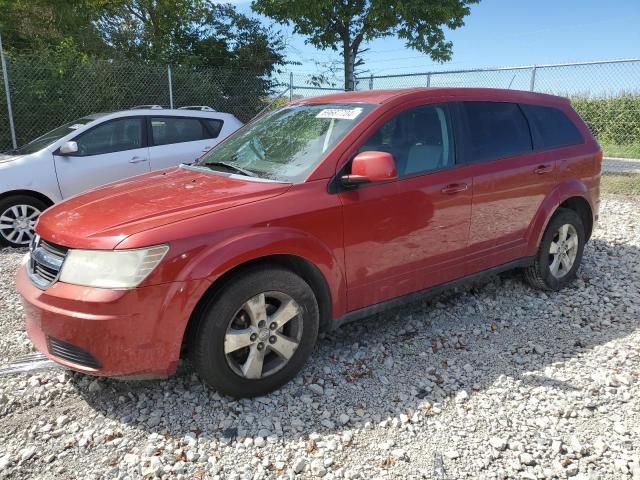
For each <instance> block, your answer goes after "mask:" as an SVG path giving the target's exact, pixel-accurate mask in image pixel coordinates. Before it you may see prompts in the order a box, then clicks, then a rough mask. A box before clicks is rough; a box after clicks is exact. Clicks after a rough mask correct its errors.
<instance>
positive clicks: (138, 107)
mask: <svg viewBox="0 0 640 480" xmlns="http://www.w3.org/2000/svg"><path fill="white" fill-rule="evenodd" d="M163 108H164V107H163V106H162V105H136V106H135V107H131V108H130V109H129V110H162V109H163Z"/></svg>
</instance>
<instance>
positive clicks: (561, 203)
mask: <svg viewBox="0 0 640 480" xmlns="http://www.w3.org/2000/svg"><path fill="white" fill-rule="evenodd" d="M558 208H569V209H571V210H574V211H575V212H576V213H578V214H579V215H580V217H581V218H582V221H583V223H584V226H585V234H586V238H587V240H588V239H589V238H590V237H591V233H592V231H593V225H594V218H593V212H594V209H593V205H592V202H591V196H590V194H589V189H588V188H587V186H586V185H585V184H584V183H582V182H580V181H577V180H574V181H569V182H565V183H562V184H560V185H558V186H557V187H556V188H555V189H554V190H553V191H552V192H551V193H550V194H549V195H547V197H546V198H545V199H544V201H543V202H542V204H541V205H540V208H538V212H537V214H536V216H535V217H534V219H533V221H532V222H531V224H530V225H529V231H528V233H527V239H528V246H527V255H529V256H533V255H535V254H536V253H537V251H538V246H539V245H540V242H541V240H542V237H543V235H544V232H545V230H546V229H547V225H548V224H549V222H550V221H551V218H552V217H553V215H554V214H555V213H556V211H557V210H558Z"/></svg>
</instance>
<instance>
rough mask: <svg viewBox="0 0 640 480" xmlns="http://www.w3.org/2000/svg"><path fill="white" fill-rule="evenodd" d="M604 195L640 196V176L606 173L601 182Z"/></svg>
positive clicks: (635, 174)
mask: <svg viewBox="0 0 640 480" xmlns="http://www.w3.org/2000/svg"><path fill="white" fill-rule="evenodd" d="M600 188H601V190H602V193H607V194H616V195H633V196H638V195H640V175H638V174H637V173H633V174H619V173H605V174H603V175H602V178H601V180H600Z"/></svg>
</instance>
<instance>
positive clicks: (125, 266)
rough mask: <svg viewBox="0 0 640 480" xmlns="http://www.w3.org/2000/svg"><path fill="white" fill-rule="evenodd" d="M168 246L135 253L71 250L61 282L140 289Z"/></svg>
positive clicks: (132, 251) (64, 265)
mask: <svg viewBox="0 0 640 480" xmlns="http://www.w3.org/2000/svg"><path fill="white" fill-rule="evenodd" d="M168 251H169V246H168V245H158V246H155V247H148V248H139V249H135V250H73V249H72V250H69V252H68V253H67V257H66V258H65V260H64V263H63V264H62V271H61V272H60V281H61V282H64V283H71V284H73V285H83V286H86V287H98V288H133V287H137V286H138V285H140V283H142V281H143V280H144V279H145V278H147V276H148V275H149V274H150V273H151V272H152V271H153V269H154V268H156V267H157V266H158V264H159V263H160V261H161V260H162V259H163V258H164V256H165V255H166V253H167V252H168Z"/></svg>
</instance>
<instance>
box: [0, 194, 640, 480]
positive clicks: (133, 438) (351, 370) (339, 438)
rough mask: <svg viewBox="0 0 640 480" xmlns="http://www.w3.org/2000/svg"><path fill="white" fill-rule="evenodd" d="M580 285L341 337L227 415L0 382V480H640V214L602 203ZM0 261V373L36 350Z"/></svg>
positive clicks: (141, 394) (193, 400)
mask: <svg viewBox="0 0 640 480" xmlns="http://www.w3.org/2000/svg"><path fill="white" fill-rule="evenodd" d="M601 214H602V221H601V223H600V225H599V227H598V229H597V230H596V232H595V234H594V238H593V240H592V241H591V242H590V243H589V245H588V246H587V248H586V252H585V259H584V266H583V268H582V270H581V271H580V273H579V280H578V281H576V282H575V284H574V285H573V286H572V287H570V288H568V289H566V290H564V291H562V292H560V293H553V294H544V293H541V292H538V291H535V290H533V289H531V288H529V287H528V286H525V285H524V284H523V283H522V282H521V281H520V279H519V277H518V275H517V274H505V275H502V276H501V277H498V278H496V279H493V280H491V281H488V282H484V283H480V284H476V285H473V286H470V287H468V288H465V289H461V290H457V291H455V292H449V293H447V294H445V295H442V296H440V297H438V298H437V299H435V300H434V301H431V302H428V303H418V304H413V305H411V306H409V307H406V308H403V309H400V310H394V311H391V312H389V313H387V314H383V315H379V316H376V317H374V318H371V319H369V320H368V321H365V322H361V323H359V324H352V325H348V326H345V327H344V328H342V329H340V330H339V331H337V332H334V333H331V334H329V335H326V336H325V337H324V338H323V339H321V340H320V342H319V345H318V348H317V349H316V351H315V352H314V354H313V356H312V358H311V360H310V362H309V365H308V366H307V367H306V368H305V369H304V371H303V372H302V374H300V375H299V376H298V377H297V378H296V379H295V381H294V382H292V383H291V384H289V385H287V386H286V387H284V388H283V389H281V390H280V391H278V392H276V393H274V394H272V395H270V396H268V397H264V398H257V399H254V400H243V401H233V400H231V399H229V398H221V397H220V396H219V395H218V394H217V393H215V392H214V391H211V390H208V389H207V388H206V387H204V386H203V385H202V383H201V382H200V381H199V379H198V377H197V376H196V375H195V374H194V373H193V372H192V371H191V370H190V368H189V367H188V366H187V365H184V366H182V367H181V369H180V372H179V373H178V374H177V375H176V376H174V377H172V378H170V379H168V380H166V381H153V382H151V381H149V382H139V383H133V382H130V383H126V382H118V381H115V380H105V379H102V380H96V379H93V378H91V377H87V376H83V375H79V374H73V373H70V372H66V371H64V370H55V369H54V370H49V371H45V372H39V373H36V374H31V375H16V376H9V377H2V378H0V478H3V477H5V478H20V479H22V478H35V477H37V478H55V479H64V478H82V479H86V478H142V477H154V476H157V477H163V478H195V479H203V478H224V479H238V478H277V477H281V476H283V477H288V478H294V477H299V478H302V477H304V478H312V477H323V478H325V479H331V478H362V479H369V478H432V479H436V480H443V479H458V478H473V479H476V478H524V479H536V478H567V477H571V478H573V479H587V478H589V479H591V478H593V479H596V478H597V479H621V478H633V479H640V382H639V379H640V378H639V377H640V321H639V317H640V253H639V252H640V201H638V200H628V199H624V198H614V197H611V196H609V197H606V198H605V199H604V203H603V205H602V210H601ZM21 256H22V252H16V251H15V250H14V251H11V250H8V249H7V250H4V251H0V266H1V267H0V268H1V271H0V363H2V364H4V363H6V362H8V361H10V360H11V359H12V358H15V357H16V356H19V355H21V354H25V353H29V352H30V350H31V349H30V346H29V343H28V341H27V339H26V336H25V334H24V333H23V331H22V319H21V316H22V309H21V307H20V305H19V302H18V298H17V295H16V294H15V293H14V287H13V275H14V271H15V269H16V268H17V266H18V264H19V261H20V257H21Z"/></svg>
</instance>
